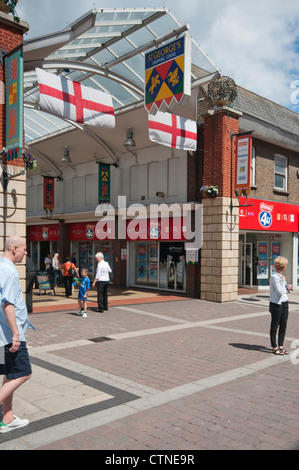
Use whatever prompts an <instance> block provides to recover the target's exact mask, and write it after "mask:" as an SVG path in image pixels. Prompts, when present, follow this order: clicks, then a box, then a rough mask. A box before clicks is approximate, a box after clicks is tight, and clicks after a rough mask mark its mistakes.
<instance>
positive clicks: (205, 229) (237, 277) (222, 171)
mask: <svg viewBox="0 0 299 470" xmlns="http://www.w3.org/2000/svg"><path fill="white" fill-rule="evenodd" d="M147 13H148V12H147ZM162 13H163V14H164V13H165V12H161V14H162ZM97 14H98V15H99V14H102V11H101V12H99V13H97ZM114 14H115V13H114ZM155 14H156V12H155ZM87 19H88V21H90V19H91V18H90V17H89V16H88V17H86V20H87ZM114 19H115V18H114ZM110 21H112V20H111V19H110ZM113 21H114V20H113ZM83 26H84V21H81V22H80V28H81V29H80V34H81V33H82V28H83ZM88 27H90V25H89V26H88ZM76 28H77V24H75V25H72V26H71V31H72V33H74V32H75V31H76ZM86 28H87V26H86ZM135 33H136V27H135V29H134V34H135ZM127 34H128V35H129V31H128V32H127ZM121 38H122V39H123V36H121ZM54 39H55V38H54ZM48 41H49V43H51V41H50V39H49V40H48ZM115 41H116V39H115ZM107 42H109V41H107ZM40 43H41V44H43V43H42V42H41V41H36V42H34V41H33V42H29V43H28V44H27V45H26V43H25V59H26V57H27V59H28V73H33V72H31V71H30V70H29V69H30V67H31V65H30V64H31V63H34V64H35V63H36V61H34V60H33V59H34V58H35V57H34V53H35V50H37V51H39V54H40V55H41V53H40V51H41V45H40ZM55 44H56V43H55V40H54V41H53V43H52V45H51V44H48V49H50V48H51V47H52V48H53V49H52V54H54V56H55V54H56V50H55V47H56V49H57V57H58V56H59V57H61V56H62V55H63V51H64V50H66V51H67V48H68V44H65V45H63V47H62V49H59V50H58V46H57V44H56V45H55ZM59 46H61V44H60V45H59ZM78 47H81V48H83V47H84V44H83V42H82V44H81V45H80V46H78ZM86 47H87V46H86ZM111 47H112V46H111V43H110V42H109V48H111ZM72 50H74V46H72ZM53 51H54V52H53ZM80 52H81V50H80ZM137 52H138V53H139V52H140V49H136V51H132V52H131V53H130V54H124V56H123V57H118V58H114V59H112V58H111V62H110V63H109V67H107V70H106V73H107V74H108V69H109V70H110V69H111V70H112V69H113V67H114V66H118V67H119V66H120V65H122V66H124V65H127V61H129V60H131V58H132V56H133V55H134V54H137ZM47 53H48V52H47ZM26 54H27V55H26ZM78 55H79V53H78ZM134 57H135V56H134ZM47 62H49V61H47ZM55 65H57V63H56V62H55ZM58 65H61V63H60V62H59V64H58ZM131 65H132V64H131ZM68 66H69V67H70V70H71V69H72V67H73V68H75V67H78V64H77V63H76V64H75V63H71V62H70V61H69V62H68ZM53 67H54V64H53ZM131 68H132V67H131ZM25 69H26V66H25ZM99 69H101V67H99ZM192 71H193V81H192V93H191V96H190V98H189V102H188V104H187V105H186V106H184V107H183V108H179V107H178V108H177V109H176V112H177V114H179V115H182V114H185V115H186V117H191V118H193V119H195V120H196V121H197V126H198V145H197V150H196V152H186V151H183V150H178V149H175V148H168V147H165V146H161V145H157V144H155V143H153V142H151V141H150V139H149V136H148V115H147V111H146V109H145V108H144V103H143V101H142V100H139V101H137V102H134V104H131V105H130V106H127V107H123V108H122V109H121V110H120V111H119V113H117V115H116V127H115V129H113V130H112V131H111V130H109V131H97V132H95V131H94V130H90V129H88V128H86V127H84V126H81V127H80V126H76V127H72V128H70V127H65V128H59V126H57V129H58V130H57V129H56V131H55V132H52V133H45V134H44V135H39V136H38V137H36V138H31V139H30V141H28V142H27V147H28V149H29V150H30V151H31V153H32V154H33V155H34V156H35V157H36V158H37V160H38V163H39V167H38V169H37V170H35V171H33V172H31V173H30V174H29V173H27V237H28V241H29V243H30V251H31V255H32V257H33V258H34V260H35V262H36V264H37V268H38V269H39V270H43V269H44V259H45V257H46V256H47V254H48V253H54V252H58V253H59V254H60V257H61V259H62V261H63V260H64V258H65V257H66V256H68V255H69V254H70V253H75V258H76V260H77V264H78V265H79V267H80V268H81V267H83V266H87V267H88V269H89V272H90V275H91V277H92V276H93V275H94V272H95V254H96V253H97V252H98V251H102V252H103V253H104V256H105V258H106V259H107V260H108V261H109V263H110V264H111V266H112V268H113V281H112V282H113V285H114V286H116V287H123V288H125V287H137V288H143V289H146V288H147V289H158V290H164V291H171V292H174V291H175V292H179V293H182V294H186V295H187V296H191V297H195V298H201V299H203V300H208V301H214V302H226V301H233V300H236V299H237V297H238V288H239V287H241V286H247V287H259V288H267V287H268V284H269V278H270V275H271V270H272V265H273V259H274V258H275V257H276V256H278V255H279V254H282V255H284V256H286V257H287V258H288V259H289V265H288V269H287V278H288V281H289V282H291V283H293V285H294V287H298V286H299V284H298V275H297V272H298V213H299V205H298V200H299V198H298V196H299V192H298V186H297V184H298V170H297V168H298V162H299V160H298V159H299V155H298V142H299V131H298V129H299V127H298V123H299V116H298V114H296V113H294V112H291V111H289V110H287V109H285V108H283V107H281V106H279V105H277V104H275V103H273V102H270V101H269V100H266V99H264V98H262V97H260V96H257V95H255V94H254V93H251V92H250V91H248V90H244V89H242V88H240V87H238V88H237V97H236V99H235V101H234V102H233V103H232V104H231V105H228V103H224V104H223V103H222V104H220V105H219V103H214V102H212V101H211V99H210V98H209V95H208V93H207V86H206V85H205V84H204V83H205V81H206V82H207V81H211V80H213V78H215V75H217V71H215V70H214V75H213V74H212V73H210V74H208V75H207V77H208V78H205V80H203V79H202V76H201V75H202V69H199V68H198V67H197V68H196V67H193V69H192ZM100 72H101V70H100ZM64 73H69V72H66V71H65V70H64ZM89 73H90V74H91V75H92V74H94V73H95V69H92V71H91V70H89ZM70 78H72V77H71V73H70ZM114 79H115V77H114ZM94 80H95V79H94ZM94 83H95V81H94ZM96 83H98V82H96ZM107 83H108V82H105V86H106V87H107ZM126 85H128V83H126ZM131 85H132V84H130V86H131ZM29 88H30V87H29V86H28V89H29ZM31 90H33V92H32V93H33V94H34V93H36V90H35V89H34V87H33V88H32V89H31ZM137 91H138V90H137V88H136V90H135V93H137ZM138 92H139V91H138ZM33 104H34V103H33ZM30 119H31V128H33V125H34V124H33V123H34V120H36V115H35V116H34V117H31V118H30ZM38 119H39V118H38ZM52 124H53V122H52V121H51V125H52ZM43 126H44V127H45V124H44V123H43ZM29 128H30V126H29V125H28V129H29ZM128 128H129V129H130V130H131V133H132V135H133V137H134V139H135V141H136V144H135V146H134V147H132V148H127V147H124V145H123V141H124V138H125V137H126V132H127V129H128ZM249 131H250V132H252V136H253V152H252V168H251V182H252V184H251V191H250V194H249V196H248V198H247V200H246V199H245V198H243V199H242V198H240V199H237V198H236V195H235V166H236V165H235V160H236V152H235V136H236V135H238V134H240V133H243V132H249ZM28 132H29V131H28ZM36 132H37V131H36ZM103 142H104V144H105V145H103ZM65 152H66V153H65ZM65 155H67V156H68V157H70V158H68V159H66V158H61V157H62V156H65ZM108 157H109V158H108ZM101 164H104V165H107V166H109V169H110V199H109V203H110V204H108V205H107V204H106V205H105V204H99V167H100V165H101ZM48 176H50V177H53V178H54V179H55V198H54V211H53V213H52V214H51V216H49V214H46V213H45V212H44V203H43V193H44V180H45V178H46V177H48ZM205 185H213V186H217V187H218V194H217V195H216V196H215V197H210V196H208V195H206V194H205V193H204V192H203V191H202V190H201V188H202V187H203V186H205ZM119 198H121V201H122V202H121V203H120V202H119V201H120V199H119ZM153 206H154V207H156V206H159V210H160V213H159V215H158V216H157V220H155V223H153V218H152V217H151V215H152V214H151V211H152V210H153ZM199 207H200V211H201V212H200V222H201V223H200V227H199V226H197V225H196V220H197V219H196V216H197V215H198V214H197V210H198V208H199ZM184 209H185V210H187V211H188V212H187V216H186V213H184ZM123 210H125V212H126V221H125V225H123V220H122V219H121V218H120V214H122V213H123V212H122V211H123ZM140 212H142V217H140V218H139V219H138V221H136V214H139V213H140ZM109 217H112V219H113V220H112V222H111V219H109ZM113 217H114V218H113ZM186 219H189V220H191V221H192V224H193V227H196V230H197V231H198V232H201V233H202V236H201V237H199V238H200V240H201V241H200V249H199V250H198V252H196V250H194V252H190V251H188V249H187V248H188V245H187V244H186V243H187V242H188V241H190V240H189V239H187V240H186V232H187V222H186Z"/></svg>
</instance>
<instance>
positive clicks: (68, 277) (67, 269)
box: [61, 257, 79, 297]
mask: <svg viewBox="0 0 299 470" xmlns="http://www.w3.org/2000/svg"><path fill="white" fill-rule="evenodd" d="M61 272H62V276H63V284H64V289H65V296H66V297H70V296H71V295H72V283H73V278H74V277H75V276H77V277H79V274H78V269H77V268H76V266H75V265H74V264H73V263H71V260H70V258H69V257H67V258H66V261H65V263H64V264H63V265H62V266H61Z"/></svg>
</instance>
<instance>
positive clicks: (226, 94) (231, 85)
mask: <svg viewBox="0 0 299 470" xmlns="http://www.w3.org/2000/svg"><path fill="white" fill-rule="evenodd" d="M208 96H209V98H210V99H211V100H212V101H214V102H216V103H217V101H221V102H222V101H223V102H224V103H222V104H225V103H226V104H232V103H233V102H234V101H235V99H236V97H237V86H236V84H235V82H234V80H233V79H232V78H230V77H218V78H214V80H212V81H211V82H210V83H209V85H208Z"/></svg>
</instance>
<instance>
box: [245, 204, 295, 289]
mask: <svg viewBox="0 0 299 470" xmlns="http://www.w3.org/2000/svg"><path fill="white" fill-rule="evenodd" d="M240 203H241V205H243V204H244V205H245V204H247V206H246V205H245V207H240V208H239V230H240V235H239V286H249V287H253V286H258V287H261V288H265V287H268V286H269V281H270V277H271V274H272V272H273V269H274V267H273V262H274V259H275V258H276V257H277V256H284V257H286V258H287V259H288V267H287V269H286V278H287V280H288V282H289V283H291V284H293V286H298V265H299V263H298V228H299V206H298V205H295V204H285V203H280V202H274V201H264V200H260V199H251V198H248V200H247V203H246V201H245V198H240Z"/></svg>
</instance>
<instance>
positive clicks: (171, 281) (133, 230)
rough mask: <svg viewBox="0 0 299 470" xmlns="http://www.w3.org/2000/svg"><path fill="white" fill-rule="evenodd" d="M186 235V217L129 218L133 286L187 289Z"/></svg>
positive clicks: (130, 273) (129, 267) (130, 281)
mask: <svg viewBox="0 0 299 470" xmlns="http://www.w3.org/2000/svg"><path fill="white" fill-rule="evenodd" d="M185 234H186V226H185V224H184V220H183V218H169V220H168V219H160V220H159V221H158V223H152V222H151V220H150V219H147V220H143V221H140V223H137V222H136V220H133V221H127V229H126V237H127V242H128V252H129V256H128V259H129V265H128V269H129V284H130V286H138V287H140V286H142V287H148V288H155V289H163V290H171V291H172V290H176V291H180V292H185V291H186V251H185V242H186V238H185Z"/></svg>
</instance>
